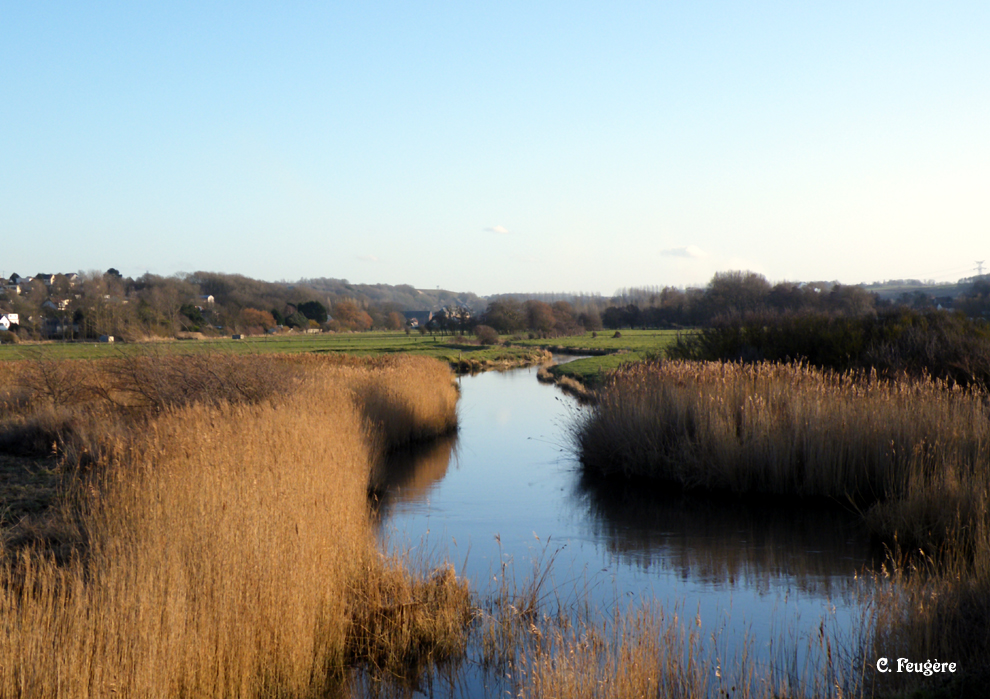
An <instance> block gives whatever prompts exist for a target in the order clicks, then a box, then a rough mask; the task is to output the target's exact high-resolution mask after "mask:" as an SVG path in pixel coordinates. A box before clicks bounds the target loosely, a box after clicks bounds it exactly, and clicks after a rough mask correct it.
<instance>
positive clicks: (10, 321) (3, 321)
mask: <svg viewBox="0 0 990 699" xmlns="http://www.w3.org/2000/svg"><path fill="white" fill-rule="evenodd" d="M19 318H20V316H18V315H17V314H16V313H4V314H2V315H0V329H3V330H10V326H11V325H20V320H19Z"/></svg>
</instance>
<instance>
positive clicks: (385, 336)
mask: <svg viewBox="0 0 990 699" xmlns="http://www.w3.org/2000/svg"><path fill="white" fill-rule="evenodd" d="M535 349H536V348H533V347H525V348H522V347H519V348H514V347H488V348H483V347H479V346H478V345H470V344H463V343H458V342H457V338H454V337H439V336H432V337H431V336H429V335H425V336H423V335H419V334H418V333H414V334H410V335H406V334H405V333H404V332H365V333H323V334H320V335H292V336H284V335H283V336H275V337H273V336H267V337H245V338H244V339H241V340H232V339H230V338H223V339H215V340H168V341H162V342H150V343H114V344H106V343H94V342H39V343H21V344H17V345H0V360H15V359H32V358H39V357H43V358H46V359H101V358H104V357H119V356H121V355H122V354H124V355H126V354H131V353H149V352H160V353H178V354H187V353H198V352H226V353H233V354H258V353H268V352H279V353H287V354H293V353H299V352H317V353H341V354H353V355H365V356H366V355H382V354H391V353H395V352H402V353H410V354H422V355H426V356H429V357H436V358H438V359H442V360H444V361H447V362H449V363H451V364H454V365H459V364H461V363H464V362H467V363H472V362H474V363H482V362H492V363H498V362H507V363H524V362H525V360H526V359H527V358H531V357H533V356H534V354H533V352H534V350H535Z"/></svg>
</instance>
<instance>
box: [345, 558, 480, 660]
mask: <svg viewBox="0 0 990 699" xmlns="http://www.w3.org/2000/svg"><path fill="white" fill-rule="evenodd" d="M366 573H367V574H366V576H365V577H364V578H363V579H361V580H360V581H359V584H358V585H357V586H356V587H355V588H354V590H353V591H352V595H351V600H352V602H351V604H352V606H351V610H350V612H351V626H350V629H349V633H348V635H347V655H348V658H349V659H350V660H351V661H353V662H361V663H367V664H369V665H370V666H371V668H372V670H373V672H376V673H380V672H384V673H386V674H388V675H392V676H404V677H407V678H411V679H415V678H417V677H420V676H421V675H422V674H423V673H424V672H425V671H426V670H428V669H429V668H431V667H433V665H434V664H435V663H436V661H437V660H438V659H446V658H450V657H453V656H457V655H460V654H462V653H463V652H464V650H465V648H466V646H467V641H468V632H469V627H470V624H471V620H472V618H473V616H474V613H473V606H472V603H471V596H470V591H469V589H468V584H467V581H465V580H461V579H458V578H457V576H456V574H455V573H454V568H453V566H450V565H446V566H444V567H441V568H437V569H436V570H434V571H432V572H431V573H429V574H428V575H425V576H421V575H413V574H411V573H410V571H409V570H408V569H407V567H406V565H405V563H404V562H403V561H400V560H394V559H393V560H390V561H386V562H384V564H383V565H379V566H375V567H374V568H372V569H371V570H368V571H367V572H366Z"/></svg>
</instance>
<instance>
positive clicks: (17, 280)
mask: <svg viewBox="0 0 990 699" xmlns="http://www.w3.org/2000/svg"><path fill="white" fill-rule="evenodd" d="M29 281H31V277H22V276H21V275H19V274H16V273H15V274H11V275H10V278H9V279H8V280H7V286H18V285H19V284H27V283H28V282H29Z"/></svg>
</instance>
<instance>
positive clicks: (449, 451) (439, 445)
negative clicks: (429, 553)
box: [371, 433, 457, 521]
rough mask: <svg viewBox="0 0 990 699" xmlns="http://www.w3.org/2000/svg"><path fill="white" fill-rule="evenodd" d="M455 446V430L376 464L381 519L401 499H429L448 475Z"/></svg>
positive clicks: (374, 481) (375, 497)
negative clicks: (431, 493)
mask: <svg viewBox="0 0 990 699" xmlns="http://www.w3.org/2000/svg"><path fill="white" fill-rule="evenodd" d="M456 450H457V434H456V433H454V434H450V435H444V436H442V437H439V438H437V439H434V440H431V441H429V442H426V443H423V444H415V445H413V446H411V447H408V448H405V449H400V450H398V451H395V452H392V453H391V454H389V455H388V457H387V458H386V459H385V460H384V461H383V462H382V463H380V464H378V465H376V467H375V469H374V471H373V472H372V476H371V483H372V486H371V491H372V492H371V496H372V500H373V502H374V503H375V508H374V509H375V512H376V514H377V516H378V517H379V519H380V520H382V521H384V520H387V519H388V517H389V514H390V513H391V510H392V508H393V507H394V506H395V505H397V504H398V503H403V502H423V501H424V500H426V499H427V498H428V497H429V495H430V492H431V491H432V490H434V489H435V488H436V486H437V484H439V483H440V481H442V480H443V479H444V476H446V475H447V469H448V468H449V467H450V462H451V459H452V458H453V457H454V456H455V455H456V453H457V451H456Z"/></svg>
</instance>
